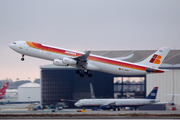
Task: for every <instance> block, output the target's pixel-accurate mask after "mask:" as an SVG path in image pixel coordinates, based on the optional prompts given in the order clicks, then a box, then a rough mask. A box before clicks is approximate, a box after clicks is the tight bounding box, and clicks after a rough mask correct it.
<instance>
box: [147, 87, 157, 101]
mask: <svg viewBox="0 0 180 120" xmlns="http://www.w3.org/2000/svg"><path fill="white" fill-rule="evenodd" d="M157 91H158V87H154V89H153V90H152V91H151V92H150V93H149V95H148V96H147V97H146V98H145V99H156V95H157Z"/></svg>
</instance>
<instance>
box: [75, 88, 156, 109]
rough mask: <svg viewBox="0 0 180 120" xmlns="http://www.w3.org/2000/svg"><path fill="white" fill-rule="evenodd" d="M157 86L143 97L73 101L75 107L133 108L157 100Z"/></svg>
mask: <svg viewBox="0 0 180 120" xmlns="http://www.w3.org/2000/svg"><path fill="white" fill-rule="evenodd" d="M157 91H158V87H154V89H153V90H152V91H151V92H150V93H149V95H148V96H147V97H146V98H144V99H81V100H79V101H78V102H76V103H75V106H77V107H83V108H85V107H99V108H100V109H113V110H114V111H115V110H116V109H117V110H120V107H134V108H135V110H137V108H138V107H139V106H143V105H149V104H153V103H156V102H159V100H156V94H157Z"/></svg>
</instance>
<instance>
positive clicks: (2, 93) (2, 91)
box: [0, 82, 9, 100]
mask: <svg viewBox="0 0 180 120" xmlns="http://www.w3.org/2000/svg"><path fill="white" fill-rule="evenodd" d="M8 85H9V82H6V83H5V84H4V85H3V86H2V88H1V89H0V100H1V99H5V98H6V96H5V94H6V89H7V87H8Z"/></svg>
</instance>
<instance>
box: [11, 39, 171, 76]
mask: <svg viewBox="0 0 180 120" xmlns="http://www.w3.org/2000/svg"><path fill="white" fill-rule="evenodd" d="M9 47H10V48H11V49H13V50H14V51H16V52H18V53H20V54H21V55H22V58H21V60H22V61H24V56H25V55H27V56H32V57H37V58H41V59H46V60H51V61H53V64H54V65H57V66H71V67H75V68H78V69H79V70H77V71H76V73H77V74H79V75H80V76H81V77H84V75H88V76H89V77H92V74H91V73H90V70H93V71H102V72H106V73H111V74H117V75H143V74H147V73H163V72H164V71H163V70H161V69H158V67H159V66H160V64H161V63H162V61H163V60H164V58H165V57H166V55H167V54H168V52H169V50H170V49H169V48H165V47H163V48H161V49H159V50H158V51H156V52H155V53H154V54H152V55H150V56H149V57H148V58H146V59H145V60H143V61H142V62H139V63H131V62H125V61H121V60H118V59H113V58H108V57H102V56H97V55H92V54H90V51H87V52H86V53H82V52H76V51H73V50H68V49H63V48H58V47H53V46H49V45H45V44H39V43H35V42H29V41H16V42H13V43H11V44H9Z"/></svg>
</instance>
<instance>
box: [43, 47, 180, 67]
mask: <svg viewBox="0 0 180 120" xmlns="http://www.w3.org/2000/svg"><path fill="white" fill-rule="evenodd" d="M155 51H157V50H105V51H91V54H95V55H100V56H104V57H109V58H117V59H118V58H119V57H124V58H125V57H127V56H130V57H127V59H124V61H128V62H134V63H136V62H140V61H142V60H144V59H145V58H147V57H148V56H150V55H151V54H153V53H154V52H155ZM40 68H41V69H49V68H53V69H64V68H71V69H73V68H74V67H70V66H68V67H67V66H55V65H44V66H40ZM160 68H165V69H171V68H176V69H180V50H170V52H169V53H168V55H167V56H166V58H165V59H164V61H163V63H162V64H161V65H160Z"/></svg>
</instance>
